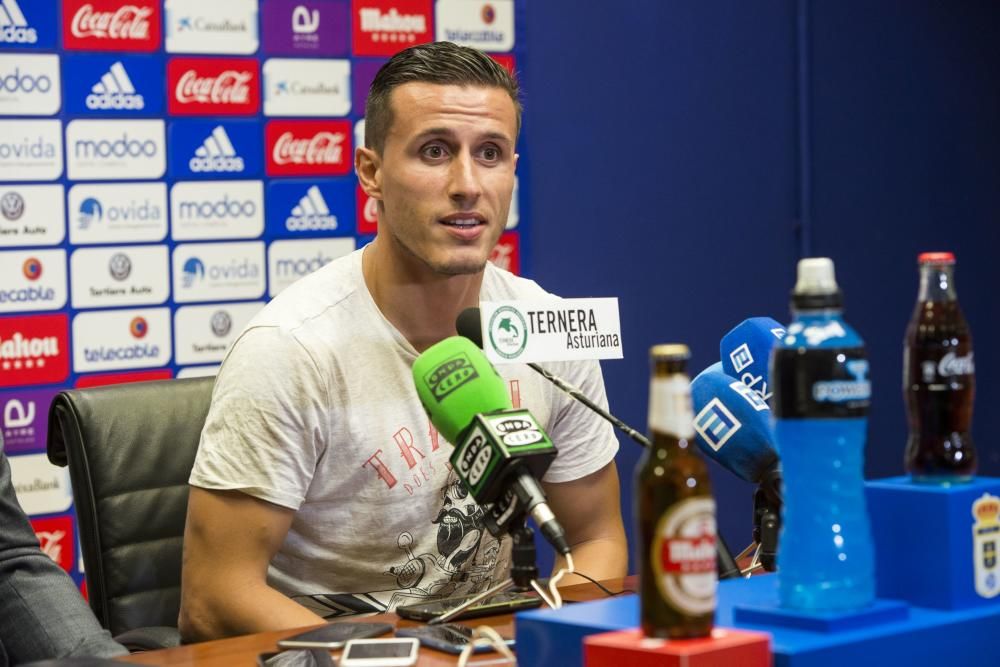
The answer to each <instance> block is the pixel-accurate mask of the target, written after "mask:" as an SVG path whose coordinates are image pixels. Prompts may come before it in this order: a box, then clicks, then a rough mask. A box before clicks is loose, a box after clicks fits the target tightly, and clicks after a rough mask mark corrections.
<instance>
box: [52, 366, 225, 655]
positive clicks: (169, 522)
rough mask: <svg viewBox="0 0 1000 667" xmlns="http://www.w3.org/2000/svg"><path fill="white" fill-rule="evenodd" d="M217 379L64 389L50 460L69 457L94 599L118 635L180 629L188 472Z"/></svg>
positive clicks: (56, 403)
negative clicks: (157, 628)
mask: <svg viewBox="0 0 1000 667" xmlns="http://www.w3.org/2000/svg"><path fill="white" fill-rule="evenodd" d="M214 382H215V378H214V377H202V378H192V379H185V380H160V381H155V382H140V383H132V384H121V385H112V386H107V387H95V388H92V389H80V390H73V391H64V392H61V393H60V394H58V395H57V396H56V398H55V399H54V400H53V402H52V408H51V409H50V411H49V434H48V457H49V460H50V461H52V463H54V464H56V465H62V466H64V465H66V464H67V463H68V464H69V473H70V479H71V480H72V483H73V497H74V501H75V503H76V514H77V523H78V526H79V533H80V544H81V547H82V549H83V563H84V567H85V568H86V576H87V593H88V596H89V598H90V606H91V608H92V609H93V610H94V613H95V614H96V615H97V619H98V620H99V621H100V623H101V625H103V626H104V627H105V628H107V629H108V630H110V631H111V634H112V635H118V634H121V633H122V632H125V631H127V630H132V629H134V628H144V627H149V626H172V627H176V626H177V613H178V611H179V609H180V583H181V545H182V540H183V536H184V520H185V516H186V514H187V501H188V484H187V480H188V476H189V475H190V473H191V467H192V466H193V465H194V457H195V453H196V452H197V449H198V441H199V439H200V437H201V429H202V426H203V425H204V423H205V416H206V414H207V413H208V406H209V403H210V402H211V397H212V386H213V385H214Z"/></svg>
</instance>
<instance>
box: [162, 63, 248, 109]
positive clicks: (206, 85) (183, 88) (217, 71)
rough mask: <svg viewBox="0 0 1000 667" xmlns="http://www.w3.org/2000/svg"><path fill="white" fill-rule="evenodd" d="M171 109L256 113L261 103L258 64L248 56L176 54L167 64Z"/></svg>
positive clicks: (169, 105)
mask: <svg viewBox="0 0 1000 667" xmlns="http://www.w3.org/2000/svg"><path fill="white" fill-rule="evenodd" d="M167 80H168V85H169V90H171V91H173V94H172V95H171V96H170V100H169V104H168V107H169V111H170V113H172V114H179V115H252V114H256V113H257V110H258V109H259V107H260V81H259V74H258V65H257V62H256V61H255V60H252V59H247V58H225V59H223V58H213V59H207V58H175V59H173V60H171V61H170V62H169V63H168V64H167Z"/></svg>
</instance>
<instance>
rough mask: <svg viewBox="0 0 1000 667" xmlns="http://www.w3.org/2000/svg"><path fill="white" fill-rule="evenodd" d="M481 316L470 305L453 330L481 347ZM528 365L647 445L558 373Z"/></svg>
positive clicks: (616, 426)
mask: <svg viewBox="0 0 1000 667" xmlns="http://www.w3.org/2000/svg"><path fill="white" fill-rule="evenodd" d="M481 318H482V316H481V315H480V313H479V308H476V307H472V308H466V309H465V310H463V311H462V312H461V313H459V314H458V319H457V320H455V330H456V331H458V335H459V336H464V337H466V338H468V339H469V340H471V341H472V342H473V343H475V344H476V347H478V348H480V349H482V347H483V328H482V321H481ZM528 366H529V367H530V368H531V369H532V370H534V371H535V372H537V373H538V374H540V375H541V376H542V377H544V378H545V379H546V380H548V381H549V382H551V383H552V384H554V385H555V386H557V387H559V388H560V389H562V390H563V391H564V392H566V393H567V394H569V395H570V396H572V397H573V398H575V399H576V400H578V401H580V402H581V403H583V404H584V405H586V406H587V407H588V408H590V409H591V410H593V411H594V412H596V413H597V414H598V415H600V416H601V417H603V418H604V419H606V420H607V421H609V422H611V423H612V424H613V425H614V426H615V428H617V429H618V430H619V431H621V432H622V433H624V434H625V435H627V436H628V437H630V438H632V440H634V441H635V442H637V443H639V444H640V445H642V446H643V447H649V438H647V437H646V436H644V435H643V434H642V433H639V432H638V431H636V430H635V429H634V428H632V427H631V426H629V425H628V424H626V423H625V422H623V421H622V420H621V419H618V417H615V416H614V415H613V414H611V413H610V412H608V411H607V410H605V409H604V408H602V407H601V406H599V405H598V404H597V403H594V402H593V401H592V400H590V399H589V398H587V397H586V396H585V395H584V394H583V392H582V391H580V390H579V389H577V388H576V387H574V386H573V385H571V384H570V383H569V382H566V380H563V379H562V378H561V377H559V376H558V375H555V374H554V373H551V372H550V371H548V370H546V369H545V368H543V367H541V366H539V365H538V364H535V363H528Z"/></svg>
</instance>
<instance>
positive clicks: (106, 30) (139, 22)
mask: <svg viewBox="0 0 1000 667" xmlns="http://www.w3.org/2000/svg"><path fill="white" fill-rule="evenodd" d="M22 1H23V0H22ZM162 34H163V27H162V16H161V8H160V2H159V0H63V46H64V47H65V48H66V49H67V50H74V51H140V52H146V53H151V52H153V51H156V50H158V49H159V48H160V42H161V41H162Z"/></svg>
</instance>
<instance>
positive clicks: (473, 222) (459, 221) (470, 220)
mask: <svg viewBox="0 0 1000 667" xmlns="http://www.w3.org/2000/svg"><path fill="white" fill-rule="evenodd" d="M438 222H440V223H441V224H443V225H448V226H449V227H456V228H458V229H471V228H472V227H476V226H477V225H485V224H486V220H485V219H484V218H483V217H482V216H480V215H449V216H447V217H444V218H441V219H440V220H439V221H438Z"/></svg>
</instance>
